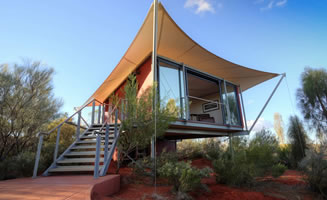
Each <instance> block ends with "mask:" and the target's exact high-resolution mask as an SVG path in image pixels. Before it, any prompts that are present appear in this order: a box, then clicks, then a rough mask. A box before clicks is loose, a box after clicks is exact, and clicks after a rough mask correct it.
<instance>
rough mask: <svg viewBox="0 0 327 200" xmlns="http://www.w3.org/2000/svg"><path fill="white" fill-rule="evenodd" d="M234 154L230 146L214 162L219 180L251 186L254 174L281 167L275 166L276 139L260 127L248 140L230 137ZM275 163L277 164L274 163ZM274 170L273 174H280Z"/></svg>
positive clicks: (258, 174)
mask: <svg viewBox="0 0 327 200" xmlns="http://www.w3.org/2000/svg"><path fill="white" fill-rule="evenodd" d="M232 145H233V155H234V156H231V154H230V152H229V148H227V151H226V152H225V153H224V154H222V155H221V156H220V157H219V158H218V159H216V160H214V161H213V166H214V170H215V172H216V174H217V175H216V179H217V182H218V183H224V184H228V185H234V186H251V185H252V184H253V180H254V178H255V177H261V176H264V175H267V174H271V173H272V171H273V170H277V172H278V170H282V169H281V166H282V165H278V163H279V158H278V153H277V152H278V151H277V150H278V142H277V139H276V138H275V137H274V136H273V135H272V133H271V132H270V131H267V130H261V131H259V132H257V133H256V134H255V136H254V138H253V139H252V140H251V141H250V142H249V143H248V142H247V141H246V140H245V139H244V138H241V137H235V138H233V140H232ZM276 165H277V166H276ZM277 172H275V171H274V175H276V176H277V175H280V174H281V173H277Z"/></svg>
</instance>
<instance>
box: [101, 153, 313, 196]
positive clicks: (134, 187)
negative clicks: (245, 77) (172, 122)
mask: <svg viewBox="0 0 327 200" xmlns="http://www.w3.org/2000/svg"><path fill="white" fill-rule="evenodd" d="M192 165H193V166H195V167H198V168H204V167H212V164H211V162H210V161H209V160H206V159H196V160H193V161H192ZM131 173H132V171H131V169H129V168H122V169H121V170H120V174H121V175H122V177H123V179H124V178H125V179H126V180H128V179H130V180H132V179H133V177H131V176H132V175H131ZM302 179H303V176H302V175H301V174H300V173H299V172H297V171H292V170H288V171H286V172H285V174H284V175H283V176H281V177H279V178H273V177H265V178H264V179H261V180H258V181H262V184H261V183H260V188H258V189H257V188H251V189H243V188H234V187H229V186H226V185H221V184H216V181H215V177H214V174H212V177H210V178H206V179H204V180H203V183H205V184H207V185H208V187H209V189H210V191H211V192H209V193H205V192H194V193H191V195H192V196H193V197H194V199H200V200H205V199H209V200H211V199H221V200H238V199H241V200H252V199H254V200H277V199H305V200H311V199H313V196H312V194H309V193H308V192H306V190H305V182H304V181H303V180H302ZM122 182H124V181H122ZM125 182H126V181H125ZM271 183H272V184H274V185H273V186H272V185H271ZM298 186H299V188H297V187H298ZM281 188H284V189H281ZM290 190H291V191H292V192H290ZM297 190H299V191H302V190H304V191H305V192H303V194H299V191H297ZM154 193H155V188H154V187H153V186H151V184H142V183H140V184H135V183H130V184H128V183H127V184H124V185H123V186H122V187H121V191H120V192H119V193H117V194H116V195H114V196H112V197H107V198H106V199H107V200H109V199H126V200H129V199H154V198H152V197H151V196H152V194H154ZM156 193H157V194H159V195H160V196H163V197H165V198H167V199H174V196H173V195H172V194H171V186H167V185H164V184H162V185H161V186H157V190H156ZM290 195H291V196H290ZM293 197H294V198H293Z"/></svg>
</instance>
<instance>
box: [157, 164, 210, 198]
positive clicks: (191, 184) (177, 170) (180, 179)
mask: <svg viewBox="0 0 327 200" xmlns="http://www.w3.org/2000/svg"><path fill="white" fill-rule="evenodd" d="M158 172H159V175H160V177H163V178H167V180H168V182H169V183H170V184H172V185H173V190H174V191H175V192H177V193H178V194H179V195H178V197H179V198H183V199H185V198H188V197H189V196H188V195H186V194H187V193H188V192H190V191H194V190H196V189H208V188H207V187H206V185H204V184H202V183H201V179H202V178H205V177H209V175H210V172H211V169H210V168H204V169H197V168H195V167H192V166H191V164H190V162H184V161H180V162H166V163H165V164H164V165H163V166H161V167H160V168H159V169H158ZM182 194H184V195H182Z"/></svg>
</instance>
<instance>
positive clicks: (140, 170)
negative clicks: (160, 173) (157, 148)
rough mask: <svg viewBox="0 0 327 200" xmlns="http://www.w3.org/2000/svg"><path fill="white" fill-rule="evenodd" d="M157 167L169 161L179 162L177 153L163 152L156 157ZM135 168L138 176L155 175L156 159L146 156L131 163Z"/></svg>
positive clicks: (134, 170) (134, 171)
mask: <svg viewBox="0 0 327 200" xmlns="http://www.w3.org/2000/svg"><path fill="white" fill-rule="evenodd" d="M156 162H157V168H159V167H160V166H163V165H164V164H165V163H167V162H178V156H177V154H176V153H171V152H165V151H164V152H162V153H161V154H160V156H157V159H156ZM129 166H130V167H132V168H133V173H134V175H136V176H138V177H142V176H143V177H154V160H153V159H151V157H144V158H143V159H138V160H136V161H135V162H134V163H133V162H131V163H130V164H129Z"/></svg>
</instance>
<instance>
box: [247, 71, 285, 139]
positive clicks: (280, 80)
mask: <svg viewBox="0 0 327 200" xmlns="http://www.w3.org/2000/svg"><path fill="white" fill-rule="evenodd" d="M281 75H282V77H281V78H280V79H279V81H278V83H277V85H276V86H275V88H274V90H273V91H272V93H271V94H270V96H269V98H268V99H267V101H266V103H265V105H264V106H263V107H262V109H261V111H260V113H259V115H258V116H257V118H256V119H255V121H254V123H253V124H252V126H251V128H250V130H249V133H250V132H251V131H252V129H253V127H254V126H255V124H256V123H257V121H258V119H259V118H260V116H261V114H262V113H263V111H264V110H265V109H266V107H267V105H268V103H269V101H270V99H271V98H272V96H273V95H274V94H275V92H276V90H277V88H278V86H279V85H280V83H281V82H282V80H283V78H284V77H285V76H286V74H285V73H283V74H281Z"/></svg>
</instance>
